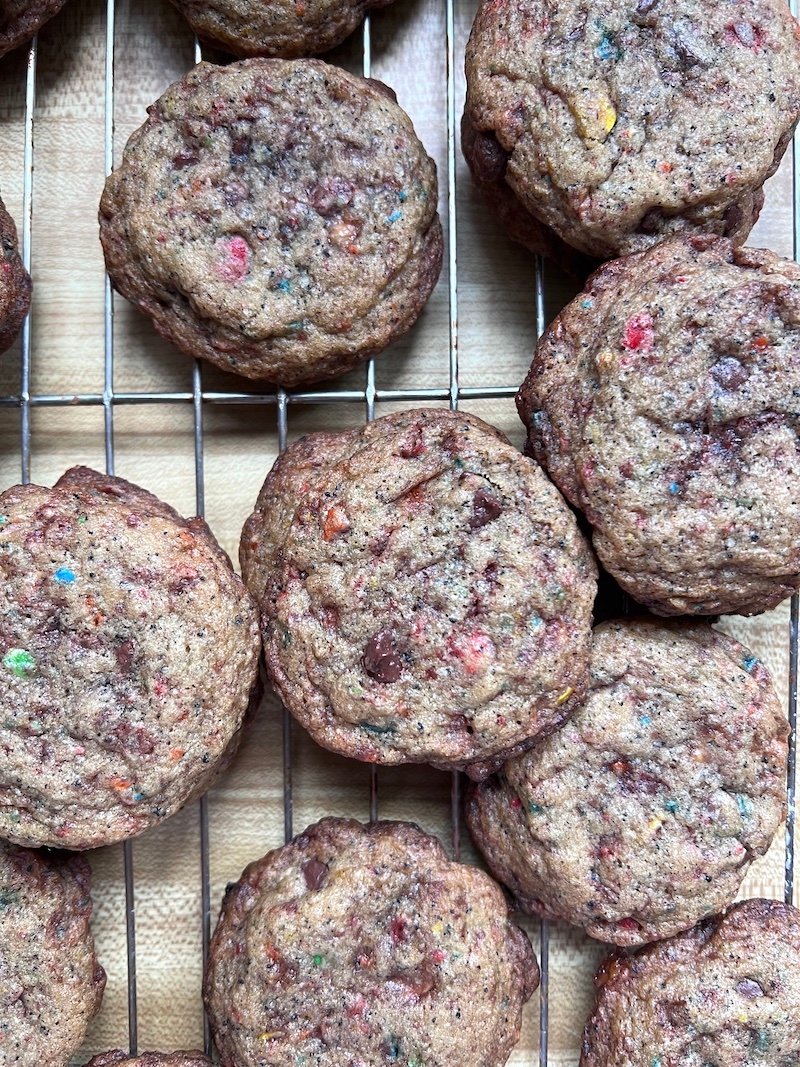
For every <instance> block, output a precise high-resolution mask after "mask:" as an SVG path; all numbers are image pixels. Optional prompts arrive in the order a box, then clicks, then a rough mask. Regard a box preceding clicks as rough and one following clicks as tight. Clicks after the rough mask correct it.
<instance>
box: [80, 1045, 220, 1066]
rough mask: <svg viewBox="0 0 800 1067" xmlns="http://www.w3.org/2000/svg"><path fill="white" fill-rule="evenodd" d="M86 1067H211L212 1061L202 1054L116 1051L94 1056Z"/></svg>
mask: <svg viewBox="0 0 800 1067" xmlns="http://www.w3.org/2000/svg"><path fill="white" fill-rule="evenodd" d="M86 1067H211V1060H210V1059H209V1058H208V1056H205V1055H204V1054H203V1053H202V1052H142V1053H140V1054H139V1055H138V1056H132V1055H131V1054H130V1053H129V1052H124V1051H123V1050H122V1049H114V1050H113V1051H112V1052H101V1053H100V1054H99V1055H98V1056H94V1057H93V1058H92V1059H91V1060H89V1062H88V1063H87V1064H86Z"/></svg>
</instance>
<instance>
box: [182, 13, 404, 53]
mask: <svg viewBox="0 0 800 1067" xmlns="http://www.w3.org/2000/svg"><path fill="white" fill-rule="evenodd" d="M172 2H173V4H175V6H176V7H177V8H178V10H179V11H181V12H182V13H183V15H184V16H185V17H186V18H187V19H188V20H189V23H190V24H191V26H192V29H193V30H194V32H195V33H196V34H198V36H199V37H201V38H202V39H203V40H205V41H210V42H211V43H212V44H216V45H218V46H219V47H221V48H227V49H228V50H229V51H231V52H233V53H235V54H236V55H237V56H280V57H282V58H284V59H290V58H293V57H295V56H307V55H313V54H314V53H316V52H327V51H328V49H329V48H333V47H334V46H335V45H337V44H339V42H340V41H343V40H344V39H345V37H347V36H349V35H350V34H351V33H352V32H353V30H355V29H356V27H357V26H358V25H359V23H360V22H361V20H362V19H363V18H364V15H365V14H366V13H367V11H369V10H370V9H372V8H377V7H385V6H386V5H387V4H388V3H391V0H270V2H269V3H265V2H264V0H210V2H208V0H172Z"/></svg>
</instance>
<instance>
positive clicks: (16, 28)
mask: <svg viewBox="0 0 800 1067" xmlns="http://www.w3.org/2000/svg"><path fill="white" fill-rule="evenodd" d="M65 3H66V0H3V3H2V6H1V7H0V56H4V55H5V54H6V52H10V51H11V50H12V49H14V48H18V47H19V46H20V45H21V44H26V43H27V42H28V41H30V39H31V37H33V36H34V35H35V34H37V33H38V32H39V30H40V29H41V28H42V26H44V24H45V22H47V21H48V19H51V18H52V17H53V15H57V14H58V12H59V11H60V10H61V8H62V7H63V6H64V4H65ZM0 232H3V230H2V223H1V222H0ZM3 236H5V234H4V233H3ZM3 245H4V247H5V241H4V242H3Z"/></svg>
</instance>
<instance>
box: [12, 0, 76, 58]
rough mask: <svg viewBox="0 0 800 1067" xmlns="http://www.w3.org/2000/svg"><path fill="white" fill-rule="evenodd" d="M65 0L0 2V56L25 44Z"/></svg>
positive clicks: (13, 0)
mask: <svg viewBox="0 0 800 1067" xmlns="http://www.w3.org/2000/svg"><path fill="white" fill-rule="evenodd" d="M65 3H66V0H3V2H2V4H0V56H4V55H5V54H6V52H10V51H11V50H12V49H14V48H18V47H19V45H21V44H26V43H27V42H28V41H30V39H31V37H33V36H34V35H35V34H37V33H38V32H39V30H40V29H41V28H42V26H44V24H45V22H47V20H48V19H51V18H52V17H53V15H57V14H58V12H59V11H60V10H61V8H62V7H63V6H64V4H65Z"/></svg>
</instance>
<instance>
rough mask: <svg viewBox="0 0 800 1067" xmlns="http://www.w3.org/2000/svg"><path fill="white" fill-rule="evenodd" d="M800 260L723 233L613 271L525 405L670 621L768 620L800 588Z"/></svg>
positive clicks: (585, 301) (537, 436)
mask: <svg viewBox="0 0 800 1067" xmlns="http://www.w3.org/2000/svg"><path fill="white" fill-rule="evenodd" d="M798 393H800V267H798V266H797V264H795V263H791V262H789V261H787V260H783V259H779V258H778V257H777V256H775V255H773V254H772V253H771V252H766V251H761V250H758V249H753V248H741V249H735V248H732V247H731V245H730V242H728V241H724V240H719V239H714V238H710V237H693V238H675V239H672V240H670V241H666V242H664V243H663V244H661V245H658V246H657V247H656V248H653V249H651V250H650V251H648V252H646V253H643V254H640V255H635V256H630V257H627V258H625V259H621V260H618V261H616V262H614V263H609V264H607V265H605V266H604V267H602V268H601V269H600V270H599V271H598V272H597V273H596V274H595V275H594V276H593V277H592V278H591V279H590V281H589V283H588V284H587V287H586V289H585V290H584V291H583V293H581V294H580V295H579V296H578V297H577V299H576V300H574V301H573V302H572V303H571V304H569V305H568V306H567V308H566V309H565V310H564V311H563V312H562V313H561V314H560V315H559V316H558V318H557V319H556V320H555V322H554V323H553V324H552V325H551V327H550V328H549V329H548V330H547V332H546V334H545V336H544V337H543V338H542V340H541V342H540V344H539V347H538V349H537V351H536V355H535V357H534V360H533V366H532V368H531V372H530V374H529V375H528V377H527V379H526V381H525V382H524V384H523V386H522V388H521V389H520V392H519V395H518V397H517V406H518V408H519V413H520V416H521V418H522V420H523V422H524V423H525V424H526V425H527V427H528V430H529V443H530V447H531V449H532V452H533V454H534V455H535V456H536V458H537V459H538V460H539V462H540V463H542V464H543V465H544V466H545V467H546V468H547V470H548V472H549V473H550V476H551V477H552V478H553V480H554V481H555V483H556V485H558V487H559V488H560V489H561V491H562V492H563V493H564V494H565V496H566V497H567V499H568V500H570V501H571V502H572V503H573V504H575V505H576V507H579V508H581V509H582V510H583V511H584V512H585V514H586V517H587V519H588V520H589V522H590V523H591V524H592V526H593V527H594V535H593V536H594V545H595V548H596V550H597V553H598V555H599V556H600V559H601V561H602V563H603V565H604V566H605V568H606V569H607V570H608V571H610V573H611V574H612V575H613V576H614V577H615V578H616V580H617V581H618V582H619V583H620V585H621V586H622V587H623V588H624V589H625V590H626V591H627V592H628V593H630V595H631V596H633V597H635V599H636V600H638V601H639V602H640V603H641V604H645V605H646V606H647V607H648V608H650V609H651V611H654V612H656V613H657V614H660V615H680V614H692V613H695V614H699V615H716V614H719V613H724V612H738V613H739V614H742V615H753V614H757V613H758V612H761V611H765V610H767V609H769V608H772V607H774V606H775V605H776V604H778V603H780V601H781V600H783V599H784V598H785V597H787V596H789V595H790V594H791V593H792V592H794V590H795V589H797V588H798V586H800V458H798V453H797V429H798V422H797V419H798V416H797V395H798Z"/></svg>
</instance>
